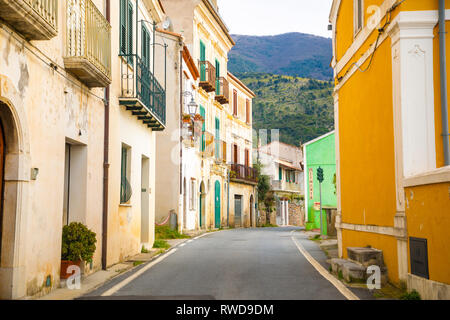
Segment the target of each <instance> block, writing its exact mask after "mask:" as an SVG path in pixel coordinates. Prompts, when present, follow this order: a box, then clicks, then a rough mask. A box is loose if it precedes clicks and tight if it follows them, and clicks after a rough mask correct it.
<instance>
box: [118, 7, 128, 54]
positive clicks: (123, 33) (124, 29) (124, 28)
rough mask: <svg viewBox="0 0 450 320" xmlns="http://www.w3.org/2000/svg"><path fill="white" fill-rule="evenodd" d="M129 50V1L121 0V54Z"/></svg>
mask: <svg viewBox="0 0 450 320" xmlns="http://www.w3.org/2000/svg"><path fill="white" fill-rule="evenodd" d="M126 52H127V1H126V0H120V54H126Z"/></svg>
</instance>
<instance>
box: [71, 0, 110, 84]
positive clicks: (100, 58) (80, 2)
mask: <svg viewBox="0 0 450 320" xmlns="http://www.w3.org/2000/svg"><path fill="white" fill-rule="evenodd" d="M66 50H67V52H66V57H64V66H65V67H66V69H67V70H68V71H69V72H71V73H72V74H74V75H75V76H76V77H77V78H79V79H80V80H81V81H82V82H84V83H85V84H86V85H87V86H88V87H89V88H95V87H101V88H103V87H106V86H108V85H109V84H110V83H111V25H110V24H109V22H108V21H107V20H106V19H105V17H104V16H103V15H102V13H101V12H100V11H99V10H98V9H97V7H96V6H95V4H94V3H93V2H92V1H91V0H68V1H67V36H66Z"/></svg>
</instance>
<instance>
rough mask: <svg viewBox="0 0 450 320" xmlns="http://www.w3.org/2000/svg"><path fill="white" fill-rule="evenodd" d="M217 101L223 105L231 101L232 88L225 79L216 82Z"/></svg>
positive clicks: (221, 78)
mask: <svg viewBox="0 0 450 320" xmlns="http://www.w3.org/2000/svg"><path fill="white" fill-rule="evenodd" d="M216 100H217V101H218V102H220V103H221V104H227V103H228V102H229V101H230V86H229V84H228V80H227V79H225V78H224V77H219V78H218V79H217V80H216Z"/></svg>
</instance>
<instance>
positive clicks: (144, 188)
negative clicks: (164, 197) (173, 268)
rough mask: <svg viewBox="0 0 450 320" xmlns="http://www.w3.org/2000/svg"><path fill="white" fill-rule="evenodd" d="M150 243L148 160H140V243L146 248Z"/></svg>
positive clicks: (145, 158)
mask: <svg viewBox="0 0 450 320" xmlns="http://www.w3.org/2000/svg"><path fill="white" fill-rule="evenodd" d="M149 242H150V159H149V158H147V157H145V156H142V160H141V243H142V244H143V245H144V246H145V247H146V249H149V248H147V246H149Z"/></svg>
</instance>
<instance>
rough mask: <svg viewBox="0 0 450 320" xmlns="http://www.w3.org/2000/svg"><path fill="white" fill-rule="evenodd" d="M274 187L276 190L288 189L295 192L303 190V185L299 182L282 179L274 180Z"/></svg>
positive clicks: (287, 190)
mask: <svg viewBox="0 0 450 320" xmlns="http://www.w3.org/2000/svg"><path fill="white" fill-rule="evenodd" d="M272 189H273V190H274V191H286V192H293V193H301V192H302V191H303V190H302V188H301V186H300V185H299V184H297V183H293V182H287V181H280V180H272Z"/></svg>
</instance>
